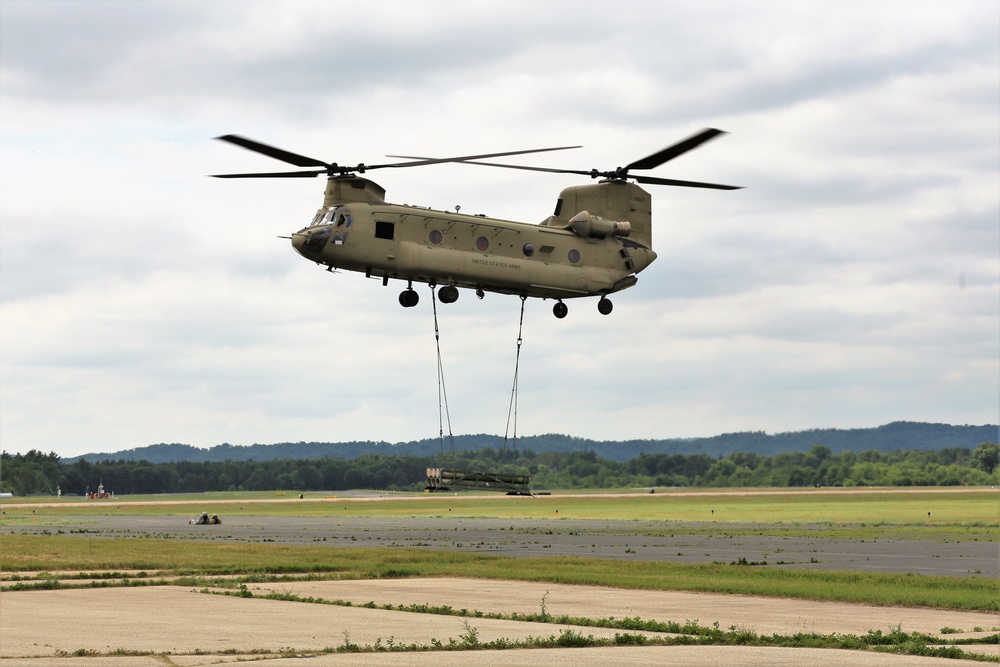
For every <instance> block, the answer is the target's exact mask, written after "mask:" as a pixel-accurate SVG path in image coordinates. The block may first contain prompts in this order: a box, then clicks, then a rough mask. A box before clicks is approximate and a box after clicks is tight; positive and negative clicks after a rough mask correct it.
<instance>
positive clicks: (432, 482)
mask: <svg viewBox="0 0 1000 667" xmlns="http://www.w3.org/2000/svg"><path fill="white" fill-rule="evenodd" d="M530 481H531V477H530V475H515V474H510V473H502V472H465V471H462V470H454V469H448V468H428V469H427V486H426V487H425V489H424V490H425V491H451V490H453V489H463V490H470V489H471V490H479V491H500V492H504V493H506V494H507V495H508V496H530V495H531V490H530V488H529V483H530Z"/></svg>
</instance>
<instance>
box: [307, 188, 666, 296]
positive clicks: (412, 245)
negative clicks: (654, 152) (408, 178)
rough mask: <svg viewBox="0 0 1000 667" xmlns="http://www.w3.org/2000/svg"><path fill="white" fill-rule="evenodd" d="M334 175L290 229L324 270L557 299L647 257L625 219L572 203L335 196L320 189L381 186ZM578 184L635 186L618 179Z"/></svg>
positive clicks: (618, 284)
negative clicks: (305, 221)
mask: <svg viewBox="0 0 1000 667" xmlns="http://www.w3.org/2000/svg"><path fill="white" fill-rule="evenodd" d="M337 180H338V179H331V181H337ZM344 180H347V179H340V181H341V182H340V183H332V186H331V188H328V191H327V198H326V201H325V202H324V204H325V205H324V207H323V208H321V209H320V210H319V211H317V213H316V215H315V217H314V218H313V220H312V222H311V224H310V225H309V226H307V227H305V228H303V229H301V230H299V231H298V232H295V233H294V234H293V235H292V246H293V247H294V248H295V250H296V251H297V252H298V253H299V254H300V255H302V256H303V257H304V258H306V259H308V260H310V261H313V262H316V263H317V264H321V265H324V266H326V267H328V268H329V269H331V270H333V269H344V270H348V271H357V272H362V273H364V274H365V275H366V276H369V277H375V278H380V279H382V280H383V282H384V283H387V282H388V280H389V279H400V280H406V281H408V282H411V283H412V282H418V283H428V284H430V285H432V286H434V285H437V286H446V285H451V286H454V287H462V288H471V289H475V290H477V293H478V294H480V295H482V293H483V292H499V293H502V294H516V295H521V296H528V297H541V298H550V299H558V300H561V299H569V298H574V297H585V296H603V295H607V294H611V293H613V292H617V291H619V290H622V289H625V288H627V287H631V286H632V285H634V284H635V283H636V276H635V274H636V273H638V272H639V271H641V270H642V269H644V268H646V267H647V266H649V264H651V263H652V262H653V260H654V259H656V253H655V252H653V250H652V249H651V248H649V247H646V246H645V245H644V244H642V243H640V242H638V241H636V240H632V239H630V238H629V234H630V232H631V225H630V223H629V222H628V221H624V220H623V221H611V220H607V219H605V218H603V217H601V216H599V215H596V214H591V213H590V212H588V211H573V212H572V215H570V213H569V212H567V213H566V214H565V215H564V216H563V217H562V218H560V217H559V215H555V216H550V217H549V218H548V219H547V220H546V221H545V222H543V223H541V224H530V223H522V222H514V221H510V220H501V219H497V218H488V217H485V216H481V215H466V214H462V213H458V212H450V211H438V210H433V209H429V208H421V207H417V206H408V205H398V204H389V203H385V202H378V201H343V199H344V195H342V194H337V195H334V196H331V192H330V189H332V188H336V189H338V190H341V191H342V192H345V193H348V192H352V191H353V192H355V193H357V194H362V193H359V192H358V190H363V191H368V192H370V191H372V190H374V193H378V192H379V191H381V188H378V186H377V185H375V184H374V183H372V182H371V181H367V179H361V178H358V177H354V178H353V179H350V180H353V181H355V183H353V184H352V185H353V187H349V188H344V187H343V186H344V185H345V184H344V182H343V181H344ZM358 181H360V183H358ZM359 185H360V186H362V187H358V186H359ZM365 186H375V187H374V188H371V187H365ZM583 187H584V188H600V187H605V188H608V187H610V188H613V189H616V190H617V189H619V188H631V189H635V190H639V191H641V188H638V187H637V186H635V185H632V184H624V183H621V184H617V183H616V184H602V185H601V186H583ZM375 188H377V189H375ZM570 190H572V189H570ZM566 194H567V193H566V191H564V193H563V196H562V197H561V198H560V201H561V202H562V201H563V200H564V199H565V198H566ZM358 198H362V199H370V198H375V199H377V198H378V197H377V194H376V195H375V196H374V197H358ZM605 199H606V197H605ZM454 294H456V298H457V293H454ZM452 300H453V299H452ZM401 303H403V299H402V298H401ZM404 305H406V304H404Z"/></svg>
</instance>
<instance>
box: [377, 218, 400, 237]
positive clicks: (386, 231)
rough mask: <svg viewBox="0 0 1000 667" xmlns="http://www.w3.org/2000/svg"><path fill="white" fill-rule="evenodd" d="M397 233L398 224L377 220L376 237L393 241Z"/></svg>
mask: <svg viewBox="0 0 1000 667" xmlns="http://www.w3.org/2000/svg"><path fill="white" fill-rule="evenodd" d="M395 234H396V225H395V223H392V222H381V221H376V222H375V238H377V239H386V240H388V241H391V240H392V239H393V237H394V236H395Z"/></svg>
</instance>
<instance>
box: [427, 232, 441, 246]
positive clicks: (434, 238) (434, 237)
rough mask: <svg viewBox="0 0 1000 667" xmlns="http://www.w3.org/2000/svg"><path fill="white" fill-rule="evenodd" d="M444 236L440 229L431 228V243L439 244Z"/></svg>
mask: <svg viewBox="0 0 1000 667" xmlns="http://www.w3.org/2000/svg"><path fill="white" fill-rule="evenodd" d="M442 238H444V236H443V235H442V234H441V231H440V230H437V229H432V230H431V233H430V239H431V243H433V244H434V245H437V244H439V243H441V239H442Z"/></svg>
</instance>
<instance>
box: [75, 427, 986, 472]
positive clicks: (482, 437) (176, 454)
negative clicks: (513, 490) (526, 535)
mask: <svg viewBox="0 0 1000 667" xmlns="http://www.w3.org/2000/svg"><path fill="white" fill-rule="evenodd" d="M998 431H1000V427H998V426H997V425H995V424H988V425H984V426H968V425H965V426H952V425H949V424H925V423H922V422H893V423H891V424H886V425H885V426H879V427H877V428H856V429H813V430H809V431H797V432H794V433H775V434H772V435H768V434H767V433H765V432H763V431H748V432H743V433H724V434H722V435H716V436H712V437H710V438H690V439H671V440H624V441H607V440H588V439H586V438H574V437H571V436H567V435H558V434H547V435H534V436H526V437H520V438H518V439H517V448H518V449H521V450H526V449H527V450H531V451H534V452H536V453H541V452H575V451H590V452H594V453H595V454H598V455H599V456H601V457H603V458H606V459H609V460H612V461H619V462H621V461H627V460H628V459H631V458H635V457H636V456H638V455H639V454H708V455H709V456H713V457H717V456H725V455H727V454H732V453H733V452H756V453H758V454H766V455H774V454H780V453H782V452H804V451H808V450H809V449H811V448H812V447H813V446H815V445H823V446H826V447H828V448H829V449H830V450H831V451H832V452H834V453H838V452H843V451H853V452H863V451H866V450H876V451H893V450H896V449H918V450H939V449H945V448H948V447H967V448H969V449H975V448H976V447H978V446H979V445H980V444H982V443H983V442H996V441H997V433H998ZM444 446H445V448H446V449H451V446H452V445H451V442H450V441H448V440H447V439H446V440H445V445H444ZM502 446H503V438H501V437H500V436H496V435H486V434H479V435H461V436H455V439H454V448H455V449H456V450H459V451H462V450H477V449H484V448H487V447H489V448H493V449H499V448H500V447H502ZM507 446H508V447H510V446H512V443H508V445H507ZM440 448H441V443H440V441H439V440H438V439H437V438H428V439H425V440H414V441H411V442H400V443H388V442H374V441H354V442H294V443H292V442H285V443H278V444H273V445H230V444H222V445H217V446H215V447H211V448H209V449H202V448H199V447H193V446H191V445H183V444H159V445H149V446H146V447H137V448H135V449H127V450H124V451H119V452H111V453H106V454H99V453H98V454H84V455H83V456H78V457H75V458H72V459H64V460H63V462H64V463H73V462H75V461H77V460H79V459H86V460H87V461H91V462H96V461H106V460H111V461H118V460H126V461H149V462H150V463H169V462H179V461H194V462H204V461H269V460H273V459H321V458H326V457H328V456H337V457H340V458H344V459H353V458H355V457H357V456H361V455H363V454H386V455H408V456H433V455H435V454H438V453H439V452H440Z"/></svg>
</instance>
